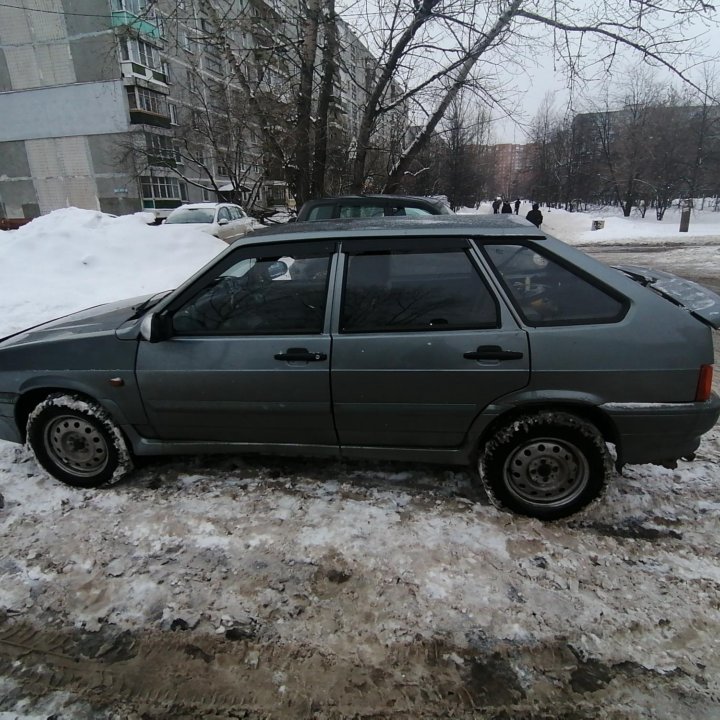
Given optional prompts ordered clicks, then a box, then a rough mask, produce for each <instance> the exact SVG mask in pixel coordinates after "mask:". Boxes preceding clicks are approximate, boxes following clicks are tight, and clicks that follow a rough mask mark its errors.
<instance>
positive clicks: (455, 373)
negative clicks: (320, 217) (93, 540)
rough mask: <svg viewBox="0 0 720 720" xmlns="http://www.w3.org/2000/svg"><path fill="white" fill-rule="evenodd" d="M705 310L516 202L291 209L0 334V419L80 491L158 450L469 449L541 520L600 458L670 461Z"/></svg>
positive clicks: (679, 450) (680, 452)
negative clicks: (359, 217)
mask: <svg viewBox="0 0 720 720" xmlns="http://www.w3.org/2000/svg"><path fill="white" fill-rule="evenodd" d="M670 296H672V298H673V299H672V301H669V300H668V297H670ZM679 302H681V303H683V304H684V305H685V306H684V307H683V306H681V305H680V304H678V303H679ZM719 321H720V298H718V296H716V295H714V294H712V293H709V292H707V291H705V290H704V289H703V288H700V287H699V286H697V285H693V284H692V283H688V282H687V281H682V280H680V279H678V278H674V277H672V276H665V277H660V276H659V275H655V274H648V273H646V272H645V271H643V270H639V269H633V268H629V269H625V270H624V271H621V270H618V269H615V268H611V267H608V266H607V265H604V264H602V263H600V262H598V261H596V260H594V259H593V258H590V257H588V256H587V255H585V254H584V253H582V252H579V251H577V250H575V249H573V248H572V247H569V246H568V245H565V244H564V243H562V242H560V241H558V240H555V239H553V238H550V237H547V236H546V235H545V234H543V233H542V232H541V231H540V230H538V229H537V228H535V226H534V225H531V224H530V223H528V222H527V221H525V220H523V219H518V218H516V217H514V216H508V215H502V216H487V217H472V216H470V217H468V216H465V217H458V216H438V217H435V218H428V219H423V220H412V219H390V220H386V219H379V220H377V221H348V222H346V223H343V222H329V223H320V224H296V225H290V226H285V227H282V228H281V229H272V230H267V231H260V232H255V233H253V234H252V236H249V237H248V238H244V239H242V240H240V241H238V242H236V243H235V244H234V245H232V246H231V247H229V248H228V249H227V250H226V251H225V252H223V253H222V254H221V255H219V256H218V257H217V258H216V259H214V260H213V261H212V262H211V263H210V264H209V265H207V266H206V267H205V268H203V269H202V270H201V271H199V272H198V273H197V274H196V275H195V276H193V277H192V278H190V279H189V280H188V281H187V282H185V283H184V284H183V285H182V286H180V287H179V288H177V289H176V290H174V291H171V292H168V293H164V294H160V295H155V296H153V297H150V298H144V299H135V300H132V301H124V302H118V303H114V304H109V305H103V306H100V307H97V308H93V309H91V310H87V311H84V312H81V313H77V314H74V315H70V316H68V317H66V318H61V319H59V320H55V321H53V322H49V323H45V324H43V325H40V326H38V327H35V328H32V329H30V330H27V331H24V332H21V333H18V334H16V335H13V336H10V337H8V338H5V339H4V340H2V341H0V438H4V439H7V440H11V441H15V442H18V443H22V442H25V441H27V442H28V443H29V444H30V445H31V447H32V448H33V450H34V452H35V455H36V457H37V459H38V461H39V463H40V464H41V465H42V466H43V467H44V468H45V469H46V470H47V471H48V472H49V473H50V474H52V475H54V476H55V477H56V478H58V479H60V480H62V481H63V482H66V483H69V484H70V485H75V486H80V487H93V486H96V485H100V484H102V483H108V482H114V481H117V480H118V479H120V478H121V477H122V476H123V475H125V474H126V473H127V472H128V471H130V470H131V469H132V466H133V458H134V457H135V456H142V455H159V454H178V453H212V452H228V453H243V452H260V453H273V454H295V455H313V456H324V457H337V456H343V457H348V458H372V459H386V460H412V461H432V462H439V463H452V464H460V465H471V466H472V467H474V468H475V467H477V469H478V471H479V472H478V475H479V477H480V478H481V479H482V482H483V484H484V486H485V488H486V490H487V492H488V494H489V495H490V497H491V499H492V500H493V501H494V502H495V503H496V504H497V505H499V506H502V507H505V508H508V509H511V510H513V511H516V512H519V513H523V514H526V515H530V516H535V517H538V518H542V519H554V518H559V517H563V516H565V515H569V514H570V513H573V512H575V511H577V510H579V509H580V508H582V507H584V506H585V505H587V504H588V503H589V502H590V501H591V500H592V499H593V498H595V497H596V496H597V495H598V494H599V493H600V491H601V490H602V489H603V487H604V485H605V484H606V483H607V482H608V480H609V479H610V477H611V476H612V473H613V465H615V466H617V467H621V466H622V465H623V464H625V463H671V462H675V461H676V460H677V459H679V458H689V457H692V454H693V452H694V451H695V449H696V448H697V446H698V444H699V442H700V437H701V436H702V434H703V433H704V432H706V431H707V430H709V429H710V428H711V427H712V426H713V425H714V423H715V422H716V421H717V419H718V414H719V413H720V399H718V397H717V396H715V395H714V394H713V393H712V392H711V382H712V362H713V346H712V337H711V330H710V327H709V325H712V326H715V327H717V326H718V322H719Z"/></svg>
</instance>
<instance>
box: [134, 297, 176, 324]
mask: <svg viewBox="0 0 720 720" xmlns="http://www.w3.org/2000/svg"><path fill="white" fill-rule="evenodd" d="M171 292H172V290H163V291H162V292H159V293H155V294H154V295H151V296H150V297H149V298H148V299H147V300H143V302H141V303H140V304H139V305H136V306H135V307H134V308H133V310H134V312H133V314H132V315H131V316H130V317H129V318H128V319H129V320H135V319H136V318H139V317H140V316H141V315H142V314H143V313H144V312H145V311H146V310H147V309H148V308H151V307H152V306H153V305H157V304H158V303H159V302H160V301H161V300H162V299H163V298H164V297H166V296H167V295H169V294H170V293H171Z"/></svg>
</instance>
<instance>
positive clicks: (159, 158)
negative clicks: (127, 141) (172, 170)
mask: <svg viewBox="0 0 720 720" xmlns="http://www.w3.org/2000/svg"><path fill="white" fill-rule="evenodd" d="M145 147H146V148H147V154H148V160H149V161H150V164H157V165H167V164H168V163H171V164H175V163H177V162H178V161H179V159H180V153H179V152H178V150H177V148H176V147H175V143H174V142H173V139H172V138H171V137H168V136H167V135H156V134H155V133H148V132H146V133H145Z"/></svg>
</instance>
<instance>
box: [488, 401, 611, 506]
mask: <svg viewBox="0 0 720 720" xmlns="http://www.w3.org/2000/svg"><path fill="white" fill-rule="evenodd" d="M479 470H480V477H481V478H482V482H483V485H484V487H485V490H486V492H487V493H488V496H489V497H490V499H491V500H492V502H493V503H494V504H495V505H496V506H497V507H501V508H507V509H509V510H512V511H514V512H517V513H520V514H522V515H528V516H530V517H536V518H540V519H542V520H556V519H558V518H562V517H566V516H567V515H571V514H572V513H574V512H577V511H578V510H580V509H581V508H583V507H585V506H586V505H588V504H589V503H590V502H591V501H592V500H593V499H595V498H596V497H597V496H598V495H599V494H600V493H601V492H602V490H603V488H604V487H605V485H606V483H607V482H608V481H609V479H610V478H611V477H612V473H613V470H612V458H611V456H610V453H609V452H608V449H607V446H606V445H605V441H604V439H603V437H602V435H601V434H600V432H599V431H598V429H597V428H596V427H595V426H594V425H592V424H591V423H589V422H587V421H586V420H583V419H581V418H579V417H576V416H575V415H571V414H570V413H565V412H542V413H537V414H533V415H525V416H522V417H520V418H517V419H516V420H514V421H513V422H512V423H509V424H508V425H506V426H505V427H503V428H502V429H500V430H499V431H498V432H497V433H495V435H494V436H493V437H492V439H491V440H490V441H489V442H488V443H487V445H486V446H485V447H484V448H483V450H482V452H481V454H480V459H479Z"/></svg>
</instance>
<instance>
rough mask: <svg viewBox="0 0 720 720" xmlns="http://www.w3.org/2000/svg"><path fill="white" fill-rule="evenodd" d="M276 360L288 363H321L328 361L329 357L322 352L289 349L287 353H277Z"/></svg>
mask: <svg viewBox="0 0 720 720" xmlns="http://www.w3.org/2000/svg"><path fill="white" fill-rule="evenodd" d="M275 359H276V360H286V361H287V362H321V361H322V360H327V355H326V354H325V353H320V352H308V350H307V349H305V348H288V349H287V350H286V351H285V352H282V353H277V354H276V355H275Z"/></svg>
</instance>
